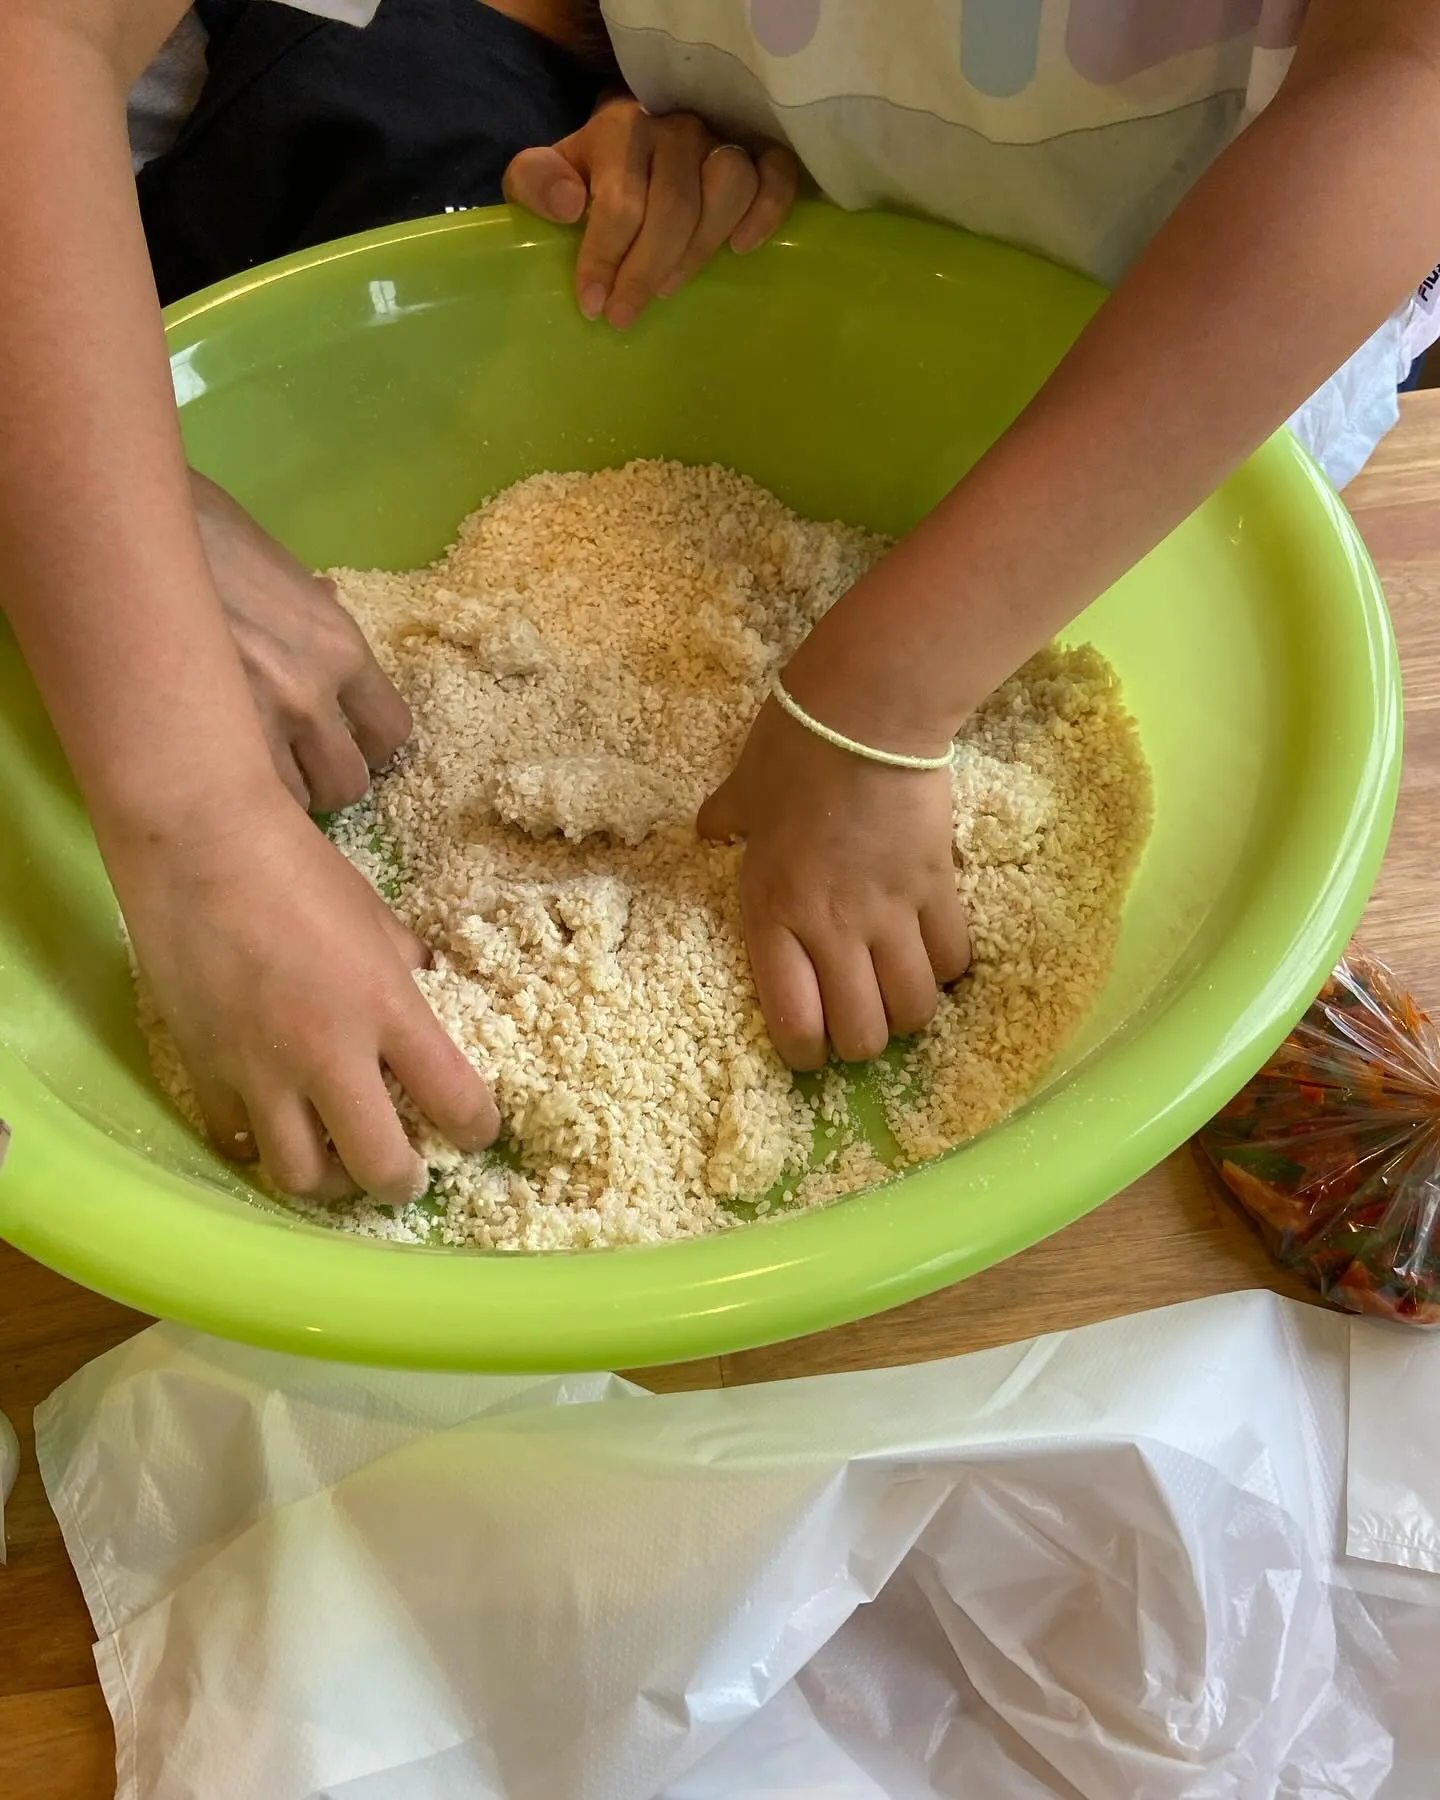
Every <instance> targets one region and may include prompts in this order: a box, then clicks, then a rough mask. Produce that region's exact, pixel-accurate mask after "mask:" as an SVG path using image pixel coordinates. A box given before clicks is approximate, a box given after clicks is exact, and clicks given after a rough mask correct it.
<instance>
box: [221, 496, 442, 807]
mask: <svg viewBox="0 0 1440 1800" xmlns="http://www.w3.org/2000/svg"><path fill="white" fill-rule="evenodd" d="M190 493H191V497H192V498H193V500H194V502H195V517H196V520H197V522H198V524H199V526H200V537H201V540H202V542H203V543H204V546H205V555H206V558H207V560H208V562H209V564H210V573H211V574H212V576H213V577H214V580H215V587H216V591H217V592H218V593H219V595H220V603H221V605H222V606H223V607H224V609H225V618H226V622H227V623H228V624H229V626H230V635H231V637H232V638H233V639H234V640H235V647H236V649H237V650H238V651H239V652H240V660H241V662H242V663H243V664H244V667H245V675H246V678H247V680H248V681H249V683H250V693H251V697H252V698H253V700H254V702H255V706H256V709H257V711H258V712H259V714H260V723H261V726H262V728H263V730H264V732H265V739H266V742H267V743H268V744H269V746H270V755H271V758H272V759H273V761H274V763H275V769H276V772H277V773H278V775H279V776H280V779H281V780H282V781H283V782H284V783H285V786H286V787H287V788H288V789H289V790H290V792H291V793H292V794H293V795H294V796H295V798H296V799H297V800H298V801H299V802H300V804H301V805H302V806H304V807H308V808H309V809H310V810H311V811H314V812H338V811H339V810H340V808H341V807H344V806H350V805H352V804H353V803H354V802H355V801H356V800H358V799H359V798H360V797H361V795H362V794H364V792H365V790H366V789H367V788H368V787H369V785H370V775H371V773H372V771H378V770H380V769H383V768H384V766H385V764H386V763H388V762H389V761H390V759H391V757H392V756H394V754H395V752H396V751H397V750H398V749H399V748H400V746H401V745H402V744H403V743H405V741H406V740H407V739H408V738H409V736H410V730H411V718H410V708H409V707H408V706H407V705H406V704H405V702H404V700H403V699H402V698H401V697H400V694H399V693H398V692H397V691H396V689H395V687H394V685H393V683H392V682H391V681H390V679H389V677H388V676H387V675H386V674H385V673H384V671H383V670H382V669H381V667H380V665H379V664H378V663H377V662H376V661H375V658H374V656H373V654H372V653H371V650H370V646H369V645H368V644H367V643H366V642H365V637H364V634H363V633H362V632H361V630H360V627H359V626H358V625H357V624H356V623H355V621H354V620H353V619H352V618H351V617H350V615H349V613H348V612H346V610H345V608H344V607H343V606H342V605H341V604H340V600H339V597H338V595H337V594H336V591H335V584H334V582H332V581H327V580H325V579H323V578H322V577H320V576H317V575H312V574H311V573H310V571H309V570H308V569H306V568H305V567H304V565H303V564H301V563H300V562H298V561H297V560H296V558H295V557H293V556H292V555H291V554H290V552H289V551H288V550H287V549H286V548H285V546H284V545H283V544H280V543H278V542H277V541H276V540H275V539H274V538H273V537H271V536H270V534H269V533H268V532H266V531H264V530H263V529H262V528H261V527H260V526H259V525H258V524H257V523H256V522H255V520H254V519H252V518H251V517H250V515H249V513H247V512H246V511H245V509H244V508H243V507H242V506H241V505H239V503H238V502H237V501H235V500H233V499H232V498H231V497H230V495H229V494H227V493H226V492H225V490H224V489H223V488H221V487H217V486H216V484H215V483H214V482H213V481H210V480H209V479H207V477H205V476H204V475H201V474H199V473H197V472H196V471H195V470H194V469H192V470H191V471H190Z"/></svg>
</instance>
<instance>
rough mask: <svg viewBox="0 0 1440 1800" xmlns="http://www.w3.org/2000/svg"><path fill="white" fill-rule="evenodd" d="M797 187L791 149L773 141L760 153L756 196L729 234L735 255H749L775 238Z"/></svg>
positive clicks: (798, 182)
mask: <svg viewBox="0 0 1440 1800" xmlns="http://www.w3.org/2000/svg"><path fill="white" fill-rule="evenodd" d="M799 189H800V164H799V163H798V162H797V161H796V159H795V155H794V152H793V151H790V150H787V149H786V148H785V147H784V146H783V145H781V144H772V145H771V146H770V148H769V149H768V150H764V151H762V152H761V156H760V162H759V166H758V172H757V182H756V192H755V197H754V199H753V200H752V201H751V203H750V207H749V209H748V211H747V212H746V214H745V216H744V218H742V219H741V221H740V223H739V224H738V225H737V226H736V227H735V230H734V232H733V233H732V234H731V237H730V248H731V249H732V250H733V251H734V252H735V254H736V255H737V256H748V255H749V254H750V252H751V251H752V250H758V249H759V248H760V246H761V245H762V244H764V243H768V242H769V240H770V239H771V238H772V237H774V235H775V233H776V232H777V231H778V230H779V229H780V227H781V226H782V225H783V224H784V223H785V216H786V214H787V213H788V212H789V211H790V208H791V207H792V206H793V205H794V203H795V196H796V194H797V193H798V192H799Z"/></svg>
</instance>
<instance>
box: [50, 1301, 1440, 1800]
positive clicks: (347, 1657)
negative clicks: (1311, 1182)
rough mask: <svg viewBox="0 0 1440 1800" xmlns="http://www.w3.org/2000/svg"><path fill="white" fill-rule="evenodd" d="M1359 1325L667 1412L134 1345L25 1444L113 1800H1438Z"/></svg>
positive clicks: (986, 1360)
mask: <svg viewBox="0 0 1440 1800" xmlns="http://www.w3.org/2000/svg"><path fill="white" fill-rule="evenodd" d="M1370 1329H1371V1328H1369V1327H1367V1326H1366V1325H1363V1324H1361V1325H1358V1326H1356V1327H1354V1331H1355V1333H1356V1336H1357V1340H1358V1339H1359V1338H1360V1337H1361V1335H1362V1334H1365V1333H1366V1332H1367V1331H1369V1330H1370ZM1351 1331H1352V1327H1351V1325H1350V1324H1349V1322H1347V1321H1345V1320H1343V1319H1340V1318H1338V1317H1335V1316H1332V1315H1329V1314H1325V1313H1321V1312H1319V1311H1316V1310H1314V1309H1311V1308H1305V1307H1298V1306H1293V1305H1290V1304H1289V1303H1286V1302H1282V1301H1279V1300H1276V1299H1273V1298H1272V1297H1270V1296H1268V1295H1236V1296H1231V1297H1228V1298H1226V1299H1221V1300H1213V1301H1206V1302H1198V1303H1196V1304H1194V1305H1191V1306H1186V1307H1179V1308H1173V1309H1170V1310H1167V1311H1165V1312H1161V1313H1153V1314H1148V1315H1144V1316H1141V1317H1139V1318H1134V1319H1129V1320H1124V1321H1117V1322H1115V1323H1113V1324H1109V1325H1103V1326H1097V1327H1092V1328H1090V1329H1088V1330H1086V1331H1082V1332H1077V1333H1071V1334H1065V1335H1060V1336H1055V1337H1049V1338H1043V1339H1039V1340H1036V1341H1033V1342H1031V1343H1027V1344H1021V1345H1017V1346H1014V1347H1011V1348H1006V1349H1003V1350H994V1351H988V1352H985V1353H982V1354H979V1355H975V1356H970V1357H964V1358H960V1359H958V1360H955V1361H951V1362H947V1363H937V1364H928V1365H924V1366H921V1367H917V1368H909V1369H895V1370H886V1371H880V1372H876V1373H872V1374H864V1375H854V1376H836V1377H829V1378H824V1379H819V1380H813V1381H804V1382H793V1383H785V1384H781V1385H777V1386H773V1387H762V1388H752V1389H743V1390H733V1391H729V1392H725V1393H717V1394H698V1395H682V1396H675V1397H670V1398H651V1397H638V1396H637V1395H636V1393H635V1390H633V1389H628V1388H626V1387H625V1386H624V1384H621V1383H618V1382H613V1381H610V1380H609V1379H608V1378H603V1377H591V1378H584V1379H579V1380H576V1381H573V1382H558V1383H557V1382H537V1383H528V1384H527V1383H524V1382H518V1381H498V1380H496V1381H488V1380H484V1379H474V1380H462V1379H458V1378H457V1379H451V1378H434V1377H431V1378H425V1377H403V1376H387V1375H377V1374H375V1373H373V1372H367V1371H361V1370H348V1369H346V1370H341V1369H333V1368H325V1367H323V1366H321V1365H318V1364H311V1363H296V1362H292V1361H289V1360H288V1359H283V1358H279V1357H271V1356H267V1355H265V1354H263V1353H260V1352H255V1351H249V1350H241V1349H237V1348H235V1347H232V1346H225V1345H220V1344H217V1343H215V1342H214V1341H213V1340H208V1339H204V1338H197V1337H195V1336H193V1335H191V1334H188V1333H185V1332H182V1331H178V1330H175V1329H173V1328H167V1327H159V1328H156V1329H155V1330H152V1331H150V1332H148V1333H146V1334H144V1335H143V1336H142V1337H140V1338H138V1339H137V1340H135V1341H134V1342H133V1343H132V1344H130V1345H126V1346H123V1347H122V1348H121V1349H119V1350H117V1351H115V1352H113V1353H112V1354H111V1355H110V1356H108V1357H105V1358H102V1359H101V1360H100V1361H99V1362H98V1363H96V1364H93V1365H91V1367H90V1368H88V1369H86V1370H84V1371H82V1373H81V1374H80V1375H78V1376H77V1377H75V1379H74V1380H73V1381H72V1382H70V1383H69V1384H67V1386H66V1387H65V1388H62V1389H61V1390H60V1392H59V1393H58V1394H57V1395H55V1396H54V1397H53V1398H52V1399H51V1400H50V1401H49V1402H47V1404H46V1406H45V1407H44V1408H42V1410H41V1413H40V1415H39V1419H38V1425H39V1439H40V1451H41V1458H42V1468H43V1472H44V1474H45V1477H46V1481H47V1485H48V1488H49V1491H50V1495H51V1498H52V1501H53V1502H54V1504H55V1506H56V1509H57V1512H58V1513H59V1516H60V1518H61V1522H62V1524H63V1526H64V1528H65V1532H66V1538H67V1542H68V1544H69V1548H70V1552H71V1555H72V1557H73V1559H74V1560H75V1563H76V1567H77V1569H78V1571H79V1573H80V1576H81V1580H82V1582H83V1584H84V1586H85V1589H86V1594H87V1597H88V1599H89V1602H90V1606H91V1610H92V1613H93V1614H94V1617H95V1620H96V1626H97V1630H98V1632H99V1633H100V1636H101V1642H100V1644H99V1647H98V1650H97V1660H98V1663H99V1667H100V1672H101V1676H102V1679H103V1681H104V1684H105V1689H106V1693H107V1696H108V1698H109V1701H110V1705H111V1709H112V1711H113V1713H114V1715H115V1719H116V1726H117V1735H118V1739H119V1746H120V1783H119V1791H120V1796H121V1800H498V1797H500V1796H504V1797H505V1800H652V1797H657V1796H661V1797H663V1800H722V1797H723V1800H742V1797H743V1800H800V1796H802V1795H803V1796H806V1797H807V1800H814V1797H817V1796H820V1797H823V1800H928V1797H930V1796H952V1795H953V1796H964V1800H1276V1797H1277V1796H1279V1797H1282V1800H1320V1797H1321V1796H1324V1797H1325V1800H1337V1797H1339V1796H1354V1797H1356V1800H1433V1796H1434V1793H1435V1779H1436V1776H1435V1771H1436V1770H1437V1769H1440V1708H1437V1707H1436V1706H1435V1703H1434V1689H1435V1674H1434V1671H1435V1669H1436V1668H1437V1667H1440V1577H1437V1576H1435V1575H1432V1574H1427V1573H1417V1572H1415V1571H1414V1570H1413V1569H1404V1570H1399V1569H1395V1568H1391V1567H1386V1566H1380V1565H1379V1564H1375V1563H1370V1562H1363V1561H1342V1560H1341V1557H1340V1552H1341V1549H1342V1546H1343V1544H1344V1537H1345V1529H1344V1519H1343V1503H1344V1497H1345V1494H1346V1488H1347V1480H1348V1482H1349V1488H1350V1493H1351V1495H1352V1500H1353V1496H1354V1494H1355V1492H1356V1481H1357V1478H1358V1477H1357V1472H1356V1470H1355V1468H1353V1467H1350V1468H1348V1469H1347V1455H1346V1428H1347V1403H1346V1402H1347V1395H1346V1389H1347V1380H1348V1376H1349V1351H1350V1338H1351ZM1384 1335H1385V1337H1386V1339H1387V1341H1389V1342H1396V1341H1402V1342H1405V1343H1407V1344H1408V1340H1396V1339H1395V1338H1394V1337H1393V1336H1392V1335H1391V1334H1384ZM1430 1391H1431V1392H1433V1388H1432V1389H1431V1390H1430ZM1393 1398H1394V1396H1393V1395H1392V1401H1393ZM563 1402H569V1404H562V1403H563ZM1420 1403H1421V1402H1418V1401H1415V1400H1414V1399H1413V1398H1412V1401H1411V1402H1410V1404H1411V1405H1412V1406H1413V1405H1415V1404H1420ZM1415 1474H1416V1476H1417V1479H1418V1482H1419V1485H1418V1486H1406V1487H1405V1489H1404V1496H1403V1498H1402V1505H1401V1507H1400V1512H1399V1515H1398V1516H1399V1517H1400V1518H1401V1520H1402V1521H1403V1520H1408V1519H1411V1518H1413V1517H1416V1516H1419V1514H1420V1513H1421V1512H1423V1511H1424V1510H1425V1509H1426V1508H1428V1509H1429V1514H1428V1516H1429V1517H1430V1518H1431V1519H1432V1520H1433V1519H1434V1518H1435V1517H1436V1516H1437V1515H1440V1505H1437V1494H1436V1491H1435V1490H1436V1488H1437V1486H1440V1472H1437V1470H1436V1467H1435V1464H1434V1463H1433V1462H1432V1461H1428V1460H1427V1461H1426V1462H1425V1463H1424V1465H1423V1466H1417V1469H1416V1471H1415ZM1408 1480H1409V1476H1408V1475H1407V1474H1405V1472H1403V1471H1397V1470H1396V1469H1393V1468H1392V1469H1391V1470H1390V1471H1389V1473H1388V1474H1387V1475H1386V1477H1385V1479H1384V1482H1383V1483H1382V1484H1381V1485H1380V1487H1379V1488H1378V1489H1377V1492H1376V1494H1375V1495H1373V1496H1372V1499H1373V1500H1374V1501H1375V1502H1376V1503H1377V1504H1378V1503H1379V1501H1380V1497H1381V1494H1382V1493H1398V1492H1399V1491H1400V1487H1401V1486H1404V1484H1405V1483H1406V1482H1408ZM1397 1484H1399V1485H1397ZM1426 1484H1428V1487H1429V1492H1428V1494H1425V1493H1422V1492H1421V1489H1422V1488H1424V1487H1425V1486H1426ZM1405 1529H1408V1526H1406V1527H1405ZM1377 1543H1378V1539H1377ZM1392 1560H1393V1559H1392Z"/></svg>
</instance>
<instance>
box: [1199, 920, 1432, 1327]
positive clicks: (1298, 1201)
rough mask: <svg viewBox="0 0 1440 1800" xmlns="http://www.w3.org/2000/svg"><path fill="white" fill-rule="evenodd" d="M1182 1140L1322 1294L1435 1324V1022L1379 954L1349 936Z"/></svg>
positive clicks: (1278, 1254) (1357, 1307)
mask: <svg viewBox="0 0 1440 1800" xmlns="http://www.w3.org/2000/svg"><path fill="white" fill-rule="evenodd" d="M1196 1142H1197V1147H1198V1149H1199V1150H1200V1153H1201V1155H1202V1158H1203V1159H1204V1160H1205V1161H1206V1162H1208V1164H1209V1165H1210V1167H1211V1168H1212V1169H1213V1170H1214V1172H1215V1174H1216V1175H1217V1176H1218V1177H1219V1179H1220V1181H1221V1182H1222V1183H1223V1185H1224V1188H1225V1190H1226V1193H1227V1195H1228V1196H1230V1197H1231V1198H1233V1199H1234V1201H1235V1202H1236V1203H1237V1204H1238V1206H1239V1208H1240V1210H1241V1211H1242V1212H1243V1213H1244V1214H1245V1216H1246V1217H1247V1218H1248V1219H1250V1221H1251V1222H1252V1223H1253V1224H1254V1225H1255V1226H1256V1227H1257V1228H1258V1229H1259V1231H1260V1234H1261V1236H1262V1237H1263V1238H1264V1239H1265V1241H1266V1243H1267V1244H1268V1246H1269V1247H1270V1250H1271V1252H1272V1254H1273V1255H1274V1256H1275V1258H1276V1259H1277V1261H1279V1262H1280V1263H1282V1264H1283V1265H1285V1266H1286V1267H1287V1268H1291V1269H1294V1270H1296V1271H1297V1272H1298V1273H1299V1274H1300V1275H1301V1276H1302V1277H1303V1278H1304V1279H1306V1280H1307V1281H1309V1282H1310V1283H1312V1284H1313V1285H1314V1286H1315V1287H1317V1288H1318V1289H1319V1290H1320V1292H1321V1293H1322V1294H1323V1295H1324V1297H1325V1298H1326V1299H1327V1300H1330V1301H1332V1302H1334V1303H1335V1304H1336V1305H1338V1306H1343V1307H1345V1308H1347V1309H1348V1310H1349V1311H1350V1312H1356V1313H1371V1314H1374V1315H1376V1316H1378V1317H1381V1318H1386V1319H1397V1320H1400V1321H1401V1322H1403V1323H1404V1324H1407V1325H1419V1326H1428V1327H1435V1326H1440V1032H1437V1031H1436V1028H1435V1026H1434V1025H1433V1024H1432V1023H1431V1022H1430V1019H1429V1017H1428V1016H1427V1015H1426V1014H1425V1013H1424V1012H1422V1011H1421V1010H1420V1008H1419V1007H1418V1006H1417V1005H1416V1003H1415V1001H1414V1000H1413V999H1412V998H1411V996H1410V995H1409V994H1408V993H1407V992H1406V991H1405V990H1404V988H1402V987H1401V986H1400V984H1399V983H1398V982H1397V981H1396V979H1395V977H1394V975H1393V974H1392V973H1391V972H1390V970H1389V969H1387V968H1386V967H1385V965H1384V964H1383V963H1381V962H1379V961H1377V960H1376V959H1375V958H1373V957H1371V956H1368V955H1367V954H1366V953H1365V952H1364V951H1362V950H1360V949H1358V948H1356V947H1354V946H1352V947H1351V949H1350V951H1349V952H1348V953H1347V955H1346V956H1345V957H1344V959H1343V960H1342V961H1341V962H1340V964H1339V966H1338V967H1337V968H1336V970H1335V972H1334V973H1333V974H1332V975H1331V976H1330V979H1329V980H1328V981H1327V982H1326V984H1325V987H1324V988H1323V990H1322V991H1321V993H1320V995H1319V996H1318V998H1317V999H1316V1000H1315V1001H1314V1003H1313V1004H1312V1005H1311V1007H1310V1009H1309V1011H1308V1012H1307V1013H1306V1014H1305V1017H1304V1018H1303V1019H1302V1020H1301V1021H1300V1023H1299V1025H1297V1026H1296V1028H1295V1030H1294V1031H1293V1032H1292V1033H1291V1034H1290V1036H1289V1037H1288V1038H1287V1039H1286V1040H1285V1042H1284V1044H1283V1045H1282V1046H1281V1048H1280V1049H1279V1050H1278V1051H1277V1052H1276V1054H1275V1056H1274V1057H1272V1058H1271V1060H1270V1062H1269V1063H1268V1064H1267V1065H1266V1066H1265V1068H1264V1069H1262V1070H1261V1072H1260V1074H1259V1075H1257V1076H1256V1077H1255V1079H1254V1080H1253V1081H1252V1082H1251V1083H1250V1084H1249V1086H1248V1087H1245V1088H1243V1089H1242V1090H1241V1092H1240V1093H1239V1094H1237V1095H1236V1096H1235V1098H1234V1099H1233V1100H1232V1101H1231V1102H1230V1104H1229V1105H1228V1106H1227V1107H1226V1108H1225V1110H1224V1111H1223V1112H1222V1113H1220V1114H1219V1116H1218V1117H1217V1118H1215V1119H1213V1120H1212V1121H1211V1122H1210V1124H1209V1125H1207V1126H1206V1127H1205V1129H1204V1130H1203V1131H1202V1132H1201V1133H1200V1135H1199V1138H1198V1139H1197V1140H1196Z"/></svg>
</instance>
